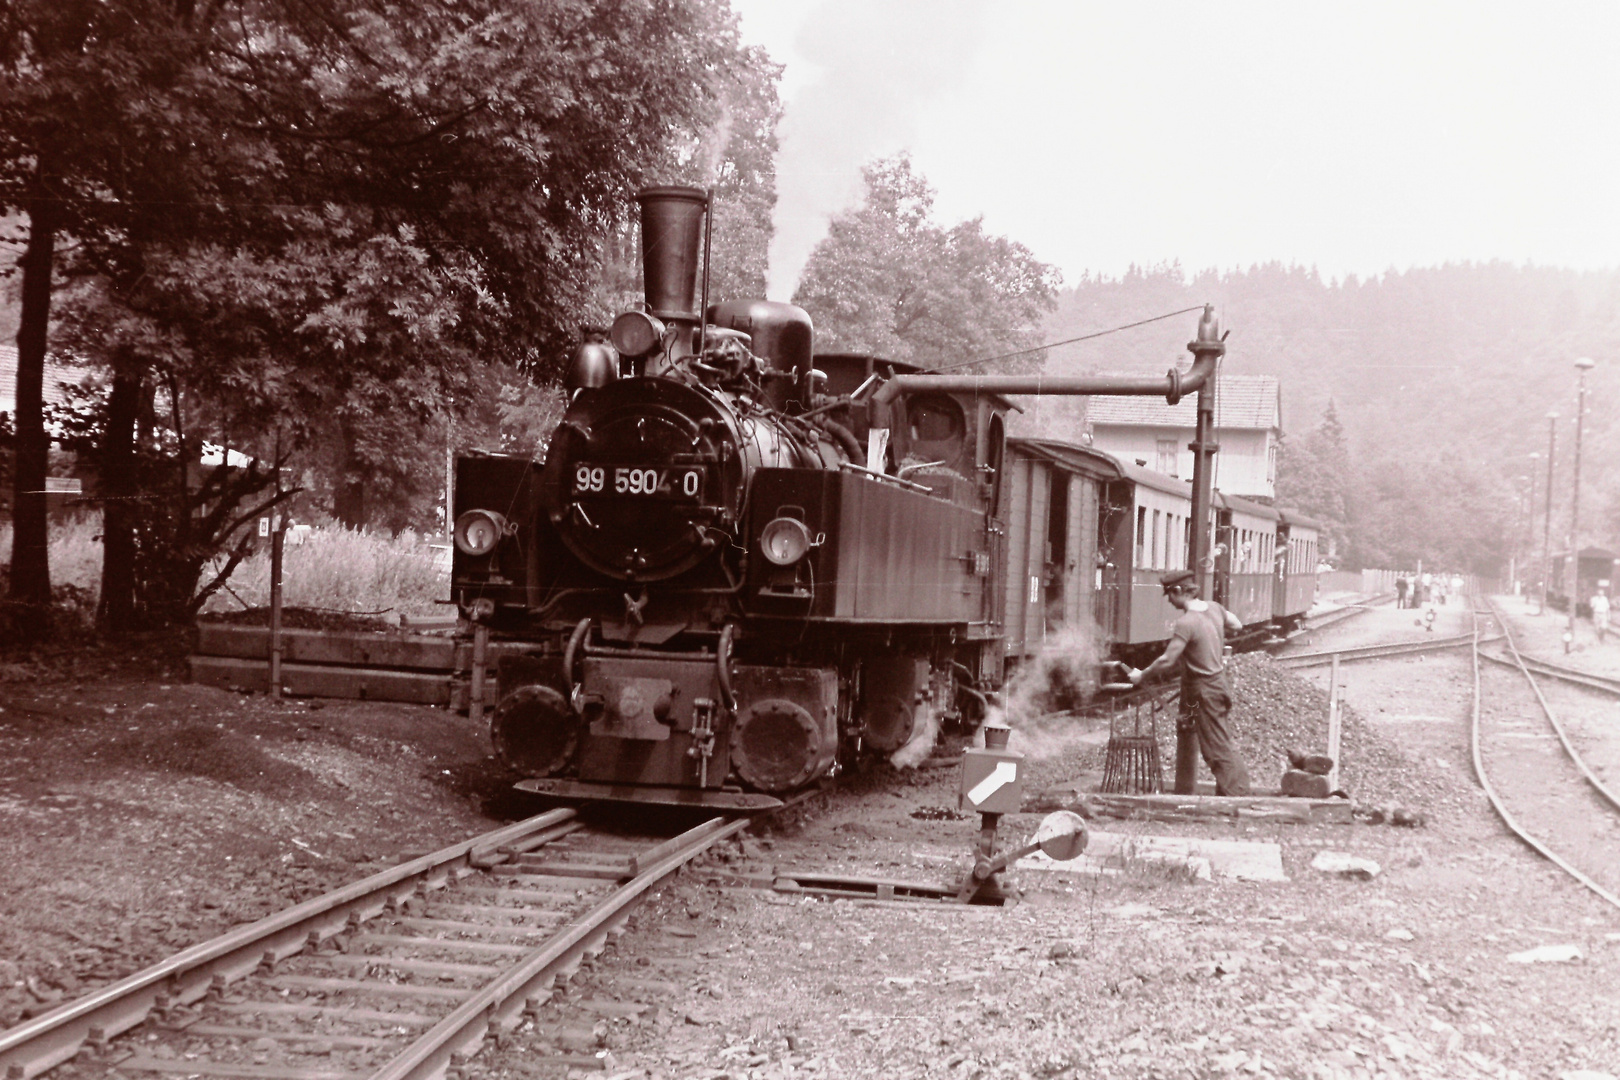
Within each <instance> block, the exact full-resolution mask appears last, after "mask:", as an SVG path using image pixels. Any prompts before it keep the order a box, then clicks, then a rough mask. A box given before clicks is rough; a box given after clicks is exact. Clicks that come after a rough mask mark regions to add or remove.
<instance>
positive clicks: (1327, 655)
mask: <svg viewBox="0 0 1620 1080" xmlns="http://www.w3.org/2000/svg"><path fill="white" fill-rule="evenodd" d="M1474 640H1475V639H1474V636H1473V635H1471V634H1460V635H1457V636H1455V637H1441V638H1429V639H1426V640H1423V641H1402V642H1396V643H1394V644H1389V645H1364V646H1361V647H1359V648H1355V649H1324V650H1322V651H1321V652H1308V653H1294V654H1293V655H1291V656H1279V657H1277V658H1276V659H1277V663H1279V664H1282V665H1284V666H1285V667H1294V668H1306V667H1316V666H1318V665H1321V664H1331V663H1332V662H1333V658H1334V657H1335V656H1337V657H1338V658H1339V660H1340V661H1341V662H1349V661H1351V660H1376V659H1380V658H1383V657H1388V656H1405V655H1408V654H1414V653H1425V652H1434V651H1436V650H1440V649H1459V648H1464V647H1468V646H1472V645H1473V644H1474ZM1485 640H1486V641H1498V640H1500V638H1497V637H1492V638H1486V639H1485Z"/></svg>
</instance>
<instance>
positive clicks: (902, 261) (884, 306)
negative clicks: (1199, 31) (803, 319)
mask: <svg viewBox="0 0 1620 1080" xmlns="http://www.w3.org/2000/svg"><path fill="white" fill-rule="evenodd" d="M862 175H863V176H864V177H865V181H866V196H865V200H864V201H863V203H862V204H861V206H859V207H858V208H856V209H854V210H851V211H848V212H846V213H843V214H840V215H839V216H838V217H835V218H834V219H833V221H832V223H831V225H830V226H829V227H828V230H827V236H826V238H825V239H824V240H822V241H821V242H820V243H819V244H817V245H816V247H815V249H814V250H813V251H812V252H811V253H810V259H809V261H808V262H807V263H806V265H805V269H804V275H803V277H802V278H801V279H800V282H799V288H798V290H797V291H796V292H795V294H794V297H793V301H794V303H796V304H799V305H800V306H802V307H804V308H805V309H806V310H808V311H809V312H810V314H811V317H812V318H813V319H814V320H815V324H816V331H817V335H818V337H819V339H820V341H819V347H821V348H823V349H828V350H833V349H842V350H848V351H857V352H870V353H875V354H877V355H880V356H886V357H889V358H891V359H895V360H905V361H908V362H910V363H914V364H919V365H922V366H924V367H938V366H941V365H949V364H962V363H963V362H965V361H971V360H973V359H976V358H983V357H989V356H995V355H999V354H1003V353H1008V352H1014V351H1017V350H1020V349H1023V348H1027V347H1029V346H1031V345H1033V344H1034V343H1035V342H1036V340H1038V338H1037V333H1038V331H1039V323H1040V319H1041V317H1042V315H1044V314H1045V313H1046V312H1047V311H1048V310H1050V309H1051V308H1052V306H1053V304H1054V302H1055V296H1056V290H1057V287H1058V284H1059V276H1058V272H1057V270H1056V268H1054V267H1052V266H1048V265H1047V264H1046V263H1043V262H1040V261H1039V260H1038V259H1036V258H1035V256H1034V255H1033V254H1032V253H1031V252H1030V251H1029V249H1028V248H1026V247H1024V245H1022V244H1019V243H1017V242H1015V241H1012V240H1009V239H1007V238H1005V237H1000V236H990V235H988V234H986V233H985V231H984V222H983V219H980V218H974V219H973V220H971V221H964V222H962V223H961V224H959V225H956V226H954V227H952V228H945V227H943V226H940V225H938V224H936V223H935V222H934V221H933V219H932V213H933V205H934V191H933V189H932V188H931V187H929V186H928V182H927V181H926V180H925V179H924V178H923V177H921V176H919V175H917V174H916V173H915V172H913V171H912V167H911V159H910V158H909V157H908V156H907V155H905V154H901V155H899V156H898V157H893V158H888V159H885V160H881V161H877V162H874V163H873V164H872V165H869V166H867V167H866V169H865V170H863V172H862Z"/></svg>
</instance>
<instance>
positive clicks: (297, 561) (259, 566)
mask: <svg viewBox="0 0 1620 1080" xmlns="http://www.w3.org/2000/svg"><path fill="white" fill-rule="evenodd" d="M289 539H290V537H289ZM212 574H213V571H212V570H205V578H204V581H205V582H206V580H207V579H208V578H211V577H212ZM227 585H228V589H229V591H227V590H226V589H221V590H220V591H219V592H217V593H215V594H214V595H213V596H211V597H209V600H208V603H207V604H206V605H205V606H204V608H203V610H204V611H238V610H241V609H242V608H244V607H265V606H267V605H268V604H269V603H270V544H269V542H268V541H261V542H260V543H259V547H258V550H257V551H256V552H254V554H253V555H251V556H249V557H248V558H246V559H244V560H242V563H241V564H240V565H239V566H237V568H236V570H235V571H234V572H233V573H232V574H231V578H230V581H229V582H228V583H227ZM449 597H450V561H449V556H448V554H447V553H446V552H445V551H444V549H442V548H435V547H433V546H431V545H430V544H429V543H428V542H427V541H425V540H423V539H422V538H421V537H419V536H417V535H416V534H415V533H413V532H409V531H407V532H403V533H401V534H400V535H399V536H397V537H394V538H388V537H384V536H379V535H377V534H375V533H367V532H354V531H350V530H348V529H342V528H335V527H334V528H322V529H313V530H310V531H309V532H308V533H307V534H305V539H304V541H303V542H302V543H300V544H293V543H289V544H288V545H287V547H286V555H285V560H284V562H283V566H282V572H281V598H282V603H283V604H285V605H286V606H287V607H302V608H313V609H317V610H321V611H329V612H354V613H362V612H363V613H367V614H372V613H394V614H403V615H432V614H443V613H444V612H446V611H448V610H450V609H448V608H446V607H445V606H444V605H443V604H441V603H436V601H441V600H448V599H449Z"/></svg>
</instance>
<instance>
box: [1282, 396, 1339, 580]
mask: <svg viewBox="0 0 1620 1080" xmlns="http://www.w3.org/2000/svg"><path fill="white" fill-rule="evenodd" d="M1352 483H1353V476H1352V473H1351V462H1350V451H1349V448H1348V447H1347V446H1346V445H1345V441H1344V426H1343V425H1342V424H1341V423H1340V422H1339V411H1338V408H1337V407H1336V406H1335V405H1334V403H1333V401H1332V400H1331V399H1329V401H1328V404H1327V408H1326V409H1325V410H1323V412H1322V420H1321V422H1320V423H1319V424H1318V425H1317V426H1316V428H1315V429H1314V430H1312V431H1310V432H1308V433H1307V434H1306V435H1305V436H1304V437H1303V438H1302V439H1299V440H1292V439H1288V440H1285V441H1284V442H1283V448H1282V454H1281V456H1280V459H1279V461H1278V463H1277V504H1278V505H1279V506H1284V507H1289V508H1292V509H1295V510H1299V511H1300V512H1302V513H1304V514H1306V515H1308V516H1310V517H1313V518H1316V519H1317V520H1318V521H1320V522H1322V524H1323V526H1324V528H1325V531H1326V533H1327V535H1328V536H1330V537H1331V538H1332V540H1333V543H1332V550H1336V551H1338V552H1340V553H1341V554H1347V553H1348V552H1349V550H1350V535H1349V522H1350V511H1349V507H1350V495H1349V492H1350V488H1351V485H1352ZM1323 550H1324V552H1325V551H1327V550H1329V548H1328V547H1327V546H1324V548H1323Z"/></svg>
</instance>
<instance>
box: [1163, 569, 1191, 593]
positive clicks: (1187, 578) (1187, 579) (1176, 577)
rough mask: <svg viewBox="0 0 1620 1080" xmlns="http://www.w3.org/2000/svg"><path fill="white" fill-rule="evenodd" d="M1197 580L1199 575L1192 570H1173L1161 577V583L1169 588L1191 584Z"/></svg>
mask: <svg viewBox="0 0 1620 1080" xmlns="http://www.w3.org/2000/svg"><path fill="white" fill-rule="evenodd" d="M1197 580H1198V575H1197V574H1195V573H1193V572H1192V571H1191V570H1172V571H1170V572H1169V573H1168V574H1165V575H1164V576H1163V577H1161V578H1159V584H1160V585H1163V586H1164V587H1165V588H1167V589H1168V588H1171V587H1172V586H1175V585H1191V584H1192V583H1193V582H1194V581H1197Z"/></svg>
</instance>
